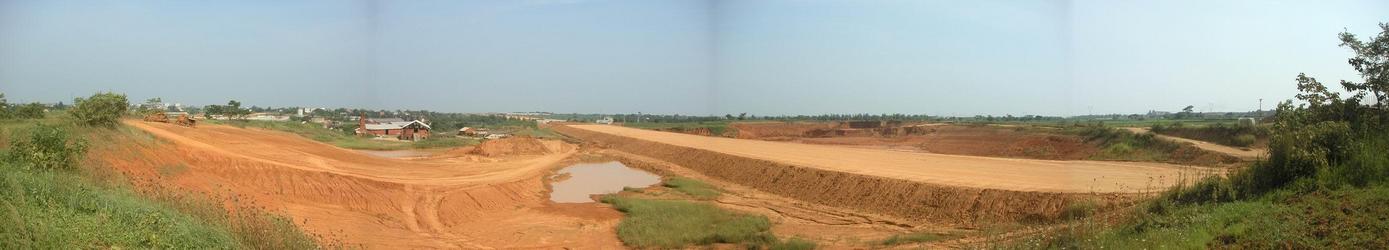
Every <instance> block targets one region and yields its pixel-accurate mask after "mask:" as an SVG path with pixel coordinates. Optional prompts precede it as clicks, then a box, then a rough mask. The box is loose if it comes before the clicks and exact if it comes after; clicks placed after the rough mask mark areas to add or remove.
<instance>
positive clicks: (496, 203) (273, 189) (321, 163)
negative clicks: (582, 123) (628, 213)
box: [98, 121, 621, 249]
mask: <svg viewBox="0 0 1389 250" xmlns="http://www.w3.org/2000/svg"><path fill="white" fill-rule="evenodd" d="M125 123H126V124H127V125H130V126H131V127H134V128H138V129H140V130H143V131H145V132H148V133H150V134H152V135H154V136H155V137H158V138H160V139H162V141H165V142H171V143H163V142H158V143H147V144H140V143H124V144H117V145H137V146H129V147H128V148H117V149H110V150H106V152H98V155H99V157H98V159H101V160H103V161H106V162H107V163H108V164H109V165H111V166H113V167H115V168H117V169H120V170H122V171H124V172H126V173H128V174H130V175H133V176H134V177H135V178H136V179H155V180H159V181H160V182H162V183H168V184H170V185H174V186H177V187H180V188H184V189H189V190H192V191H198V192H232V193H235V194H237V195H245V196H249V197H250V198H251V199H254V200H255V201H257V203H258V204H266V205H267V206H268V207H267V208H268V209H270V210H273V211H278V212H283V213H284V214H286V215H288V216H289V217H291V218H292V220H293V221H294V222H295V223H296V224H299V226H300V227H301V228H304V229H306V230H307V231H309V232H312V233H316V234H322V235H335V236H337V237H334V238H335V239H333V240H340V241H342V242H344V243H347V244H348V245H350V246H365V247H368V248H468V249H488V248H553V247H579V248H594V249H597V248H619V247H620V246H621V242H619V241H618V240H617V238H616V236H615V232H614V226H615V225H616V223H617V222H618V220H619V219H620V218H621V214H620V213H619V212H616V211H613V210H612V209H610V208H606V207H602V206H601V205H596V204H554V203H550V202H548V199H546V195H545V194H546V192H548V191H547V189H546V187H545V182H544V177H545V176H546V175H548V173H549V171H550V170H551V169H553V168H554V167H556V166H560V165H562V164H564V163H565V161H566V159H567V158H568V157H569V156H571V155H573V154H574V153H575V152H576V151H577V147H576V146H574V145H570V144H566V143H563V142H560V141H543V142H542V144H543V145H544V147H547V148H548V150H549V152H552V153H548V154H543V155H513V156H496V157H485V156H478V155H463V154H456V153H454V152H452V151H450V152H446V153H444V154H445V155H439V156H435V157H427V158H418V159H408V160H407V159H392V158H383V157H376V156H371V155H367V154H363V153H360V152H355V151H351V150H345V149H341V148H337V147H333V146H331V145H327V144H323V143H319V142H315V141H311V140H307V139H305V138H302V137H299V136H297V135H294V134H290V133H283V132H278V131H270V130H262V129H245V128H236V127H230V126H220V125H201V126H198V127H197V128H185V127H179V126H174V125H169V124H162V123H146V122H140V121H125ZM450 154H452V155H450ZM169 166H185V167H184V168H186V169H182V170H177V171H174V170H166V169H170V168H171V167H169ZM175 169H177V168H175Z"/></svg>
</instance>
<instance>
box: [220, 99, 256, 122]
mask: <svg viewBox="0 0 1389 250" xmlns="http://www.w3.org/2000/svg"><path fill="white" fill-rule="evenodd" d="M250 114H251V111H250V110H247V109H244V108H241V102H238V101H236V100H230V101H227V106H222V115H225V116H227V119H236V120H245V119H246V116H247V115H250Z"/></svg>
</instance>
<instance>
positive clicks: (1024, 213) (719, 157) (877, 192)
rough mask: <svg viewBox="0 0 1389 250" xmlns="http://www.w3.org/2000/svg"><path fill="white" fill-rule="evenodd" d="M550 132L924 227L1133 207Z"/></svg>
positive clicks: (1110, 197) (1115, 199)
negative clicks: (1081, 208)
mask: <svg viewBox="0 0 1389 250" xmlns="http://www.w3.org/2000/svg"><path fill="white" fill-rule="evenodd" d="M555 130H556V131H559V132H561V133H564V134H566V135H569V136H572V137H575V138H579V139H582V140H584V141H585V142H588V143H592V144H595V145H598V146H600V147H606V148H610V149H615V150H620V151H624V152H628V153H632V154H637V155H642V156H646V157H652V158H656V159H661V160H665V161H668V162H671V163H674V164H678V165H681V166H684V167H686V168H689V169H693V170H695V171H699V172H700V173H702V174H704V175H707V176H710V177H714V178H719V179H722V180H724V181H729V182H733V183H738V184H741V185H745V186H748V187H751V188H755V189H758V190H762V191H765V192H768V193H773V194H777V195H782V196H786V197H789V198H793V199H797V200H802V201H806V202H813V203H819V204H824V205H830V206H836V207H843V208H849V209H855V210H861V211H865V212H871V213H877V214H884V215H889V216H894V217H899V218H902V219H905V220H908V221H917V222H924V223H933V224H942V223H944V224H955V225H977V224H981V223H990V222H1005V221H1019V220H1049V219H1054V218H1057V217H1058V216H1059V214H1060V213H1061V212H1062V210H1064V209H1065V208H1066V207H1067V206H1068V205H1070V204H1071V203H1075V202H1080V201H1082V200H1092V201H1095V202H1098V203H1099V204H1100V205H1101V206H1104V207H1111V206H1113V205H1115V204H1116V203H1119V202H1126V201H1131V200H1132V197H1130V196H1127V195H1122V194H1106V195H1096V194H1077V193H1050V192H1025V191H1011V190H997V189H980V188H966V187H952V186H944V185H937V184H930V183H921V182H914V181H908V180H900V179H892V178H885V177H877V176H867V175H860V174H853V173H845V172H837V171H829V170H822V169H815V168H809V167H802V166H795V165H791V164H784V163H779V162H774V161H768V160H762V159H754V158H748V157H741V156H735V155H729V154H724V153H718V152H713V151H708V150H702V149H695V148H688V147H681V146H674V145H669V144H664V143H658V142H652V141H646V140H641V139H635V138H628V137H622V136H615V135H610V134H605V133H600V132H593V131H588V130H583V129H577V128H572V127H568V126H556V127H555Z"/></svg>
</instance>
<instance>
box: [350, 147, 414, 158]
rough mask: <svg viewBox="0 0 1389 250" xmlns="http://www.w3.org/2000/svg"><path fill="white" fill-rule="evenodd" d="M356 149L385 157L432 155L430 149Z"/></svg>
mask: <svg viewBox="0 0 1389 250" xmlns="http://www.w3.org/2000/svg"><path fill="white" fill-rule="evenodd" d="M356 151H357V152H362V153H363V154H369V155H374V156H376V157H385V158H412V157H425V156H429V155H430V152H428V151H419V150H408V149H407V150H389V151H381V150H356Z"/></svg>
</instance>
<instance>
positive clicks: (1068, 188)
mask: <svg viewBox="0 0 1389 250" xmlns="http://www.w3.org/2000/svg"><path fill="white" fill-rule="evenodd" d="M570 127H573V128H578V129H583V130H589V131H594V132H600V133H605V134H611V135H618V136H623V137H630V138H636V139H641V140H647V141H652V142H659V143H664V144H670V145H675V146H681V147H689V148H697V149H703V150H709V151H714V152H719V153H724V154H730V155H736V156H743V157H749V158H756V159H764V160H771V161H776V162H782V163H787V164H792V165H795V166H804V167H811V168H817V169H823V170H832V171H837V172H846V173H855V174H862V175H870V176H879V177H887V178H893V179H902V180H910V181H917V182H925V183H933V184H940V185H948V186H958V187H971V188H981V189H1001V190H1013V191H1039V192H1061V193H1090V192H1099V193H1114V192H1149V191H1158V190H1163V189H1166V188H1167V187H1170V186H1172V185H1175V184H1177V183H1178V181H1179V179H1181V178H1182V177H1183V176H1185V177H1193V176H1196V175H1198V174H1200V172H1202V171H1205V172H1210V171H1211V170H1209V169H1205V168H1196V167H1185V166H1178V165H1171V164H1162V163H1142V162H1105V161H1050V160H1031V159H1006V158H990V157H977V156H960V155H943V154H930V153H915V152H900V151H889V150H875V149H860V148H846V147H833V146H822V145H807V144H798V143H782V142H769V141H757V140H739V139H728V138H718V137H707V136H696V135H686V134H678V133H668V132H658V131H651V130H642V129H634V128H626V127H618V126H603V125H570Z"/></svg>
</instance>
